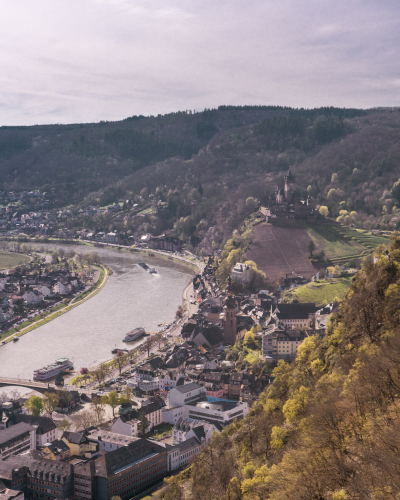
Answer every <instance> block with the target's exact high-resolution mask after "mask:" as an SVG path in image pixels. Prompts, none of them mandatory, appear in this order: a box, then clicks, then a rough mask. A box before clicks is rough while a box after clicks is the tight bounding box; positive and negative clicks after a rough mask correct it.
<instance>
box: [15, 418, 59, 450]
mask: <svg viewBox="0 0 400 500" xmlns="http://www.w3.org/2000/svg"><path fill="white" fill-rule="evenodd" d="M20 422H25V423H26V424H29V425H31V426H32V427H34V428H35V429H36V433H35V434H36V448H38V447H42V446H44V445H45V444H47V443H52V442H53V441H55V440H56V439H57V426H56V424H55V423H54V422H53V420H51V418H48V417H40V416H39V417H36V416H35V415H25V414H24V413H17V414H14V415H13V416H12V417H10V422H9V424H8V425H12V424H14V423H20Z"/></svg>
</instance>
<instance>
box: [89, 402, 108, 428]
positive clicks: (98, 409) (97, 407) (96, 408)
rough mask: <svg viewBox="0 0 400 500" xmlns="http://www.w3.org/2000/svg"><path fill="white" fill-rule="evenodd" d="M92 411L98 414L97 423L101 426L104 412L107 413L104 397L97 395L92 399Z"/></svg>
mask: <svg viewBox="0 0 400 500" xmlns="http://www.w3.org/2000/svg"><path fill="white" fill-rule="evenodd" d="M90 406H91V409H92V411H93V412H94V414H95V415H96V420H97V422H96V424H97V425H98V426H100V425H101V424H102V423H103V421H104V413H105V411H106V410H105V408H104V401H103V399H102V398H100V397H98V396H95V397H94V398H93V399H92V402H91V404H90Z"/></svg>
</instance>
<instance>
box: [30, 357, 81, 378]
mask: <svg viewBox="0 0 400 500" xmlns="http://www.w3.org/2000/svg"><path fill="white" fill-rule="evenodd" d="M73 368H74V364H73V363H72V361H70V360H69V359H68V358H60V359H57V360H56V361H55V362H54V363H53V364H52V365H49V366H45V367H43V368H40V369H39V370H35V371H34V372H33V378H34V379H35V380H47V379H48V378H52V377H55V376H57V375H59V374H60V373H63V372H65V371H67V370H72V369H73Z"/></svg>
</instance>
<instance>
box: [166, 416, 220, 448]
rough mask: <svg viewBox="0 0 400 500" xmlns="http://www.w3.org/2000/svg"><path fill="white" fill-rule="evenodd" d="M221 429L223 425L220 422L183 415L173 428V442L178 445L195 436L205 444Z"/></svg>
mask: <svg viewBox="0 0 400 500" xmlns="http://www.w3.org/2000/svg"><path fill="white" fill-rule="evenodd" d="M221 430H222V426H220V425H219V424H213V423H210V422H206V421H203V420H197V419H189V418H187V417H181V418H180V419H179V420H178V421H177V422H176V424H175V425H174V428H173V429H172V444H174V445H176V444H179V443H181V442H182V441H187V440H188V439H190V438H192V437H195V438H196V439H197V440H198V441H199V442H200V443H201V445H202V446H204V445H206V444H207V443H208V442H209V441H210V439H211V438H212V434H213V432H221Z"/></svg>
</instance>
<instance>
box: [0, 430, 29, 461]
mask: <svg viewBox="0 0 400 500" xmlns="http://www.w3.org/2000/svg"><path fill="white" fill-rule="evenodd" d="M35 449H36V431H35V427H33V426H32V425H29V424H26V423H25V422H20V423H18V424H16V425H12V426H11V427H7V428H6V429H3V430H1V431H0V460H6V459H7V458H8V457H10V455H19V454H20V453H22V452H24V451H26V450H35Z"/></svg>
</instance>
